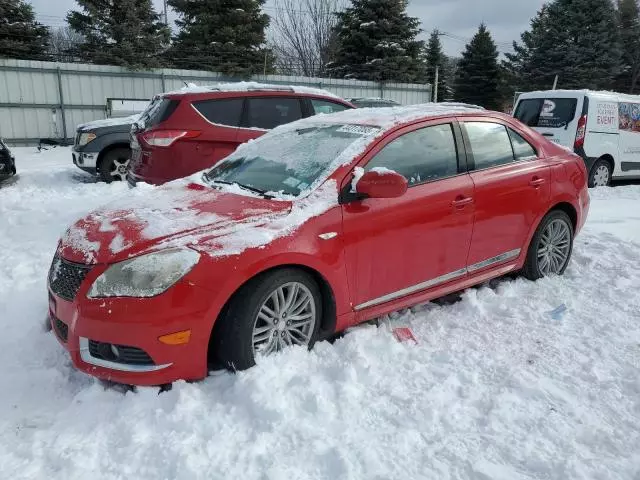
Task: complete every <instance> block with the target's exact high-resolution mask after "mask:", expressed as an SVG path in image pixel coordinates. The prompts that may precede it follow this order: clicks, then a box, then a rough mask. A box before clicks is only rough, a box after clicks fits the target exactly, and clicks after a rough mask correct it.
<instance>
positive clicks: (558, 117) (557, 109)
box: [513, 96, 582, 149]
mask: <svg viewBox="0 0 640 480" xmlns="http://www.w3.org/2000/svg"><path fill="white" fill-rule="evenodd" d="M581 111H582V98H579V97H577V96H576V97H573V98H569V97H558V98H553V97H552V96H549V97H537V98H522V99H520V101H519V102H518V105H516V109H515V112H514V114H513V116H514V117H516V118H517V119H518V120H520V121H521V122H522V123H524V124H525V125H528V126H530V127H532V128H533V129H535V130H536V131H538V132H540V133H541V134H542V135H544V136H545V137H547V138H548V139H549V140H551V141H552V142H554V143H558V144H560V145H563V146H565V147H568V148H571V149H573V144H574V141H575V138H576V130H577V128H578V120H579V118H580V114H579V113H580V112H581Z"/></svg>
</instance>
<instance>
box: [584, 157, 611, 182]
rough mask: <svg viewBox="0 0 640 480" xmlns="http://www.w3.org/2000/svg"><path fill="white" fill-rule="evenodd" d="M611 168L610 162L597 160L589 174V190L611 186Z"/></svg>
mask: <svg viewBox="0 0 640 480" xmlns="http://www.w3.org/2000/svg"><path fill="white" fill-rule="evenodd" d="M612 176H613V167H612V165H611V163H610V162H608V161H607V160H604V159H602V158H601V159H599V160H598V161H596V163H595V164H594V165H593V167H592V168H591V172H589V188H597V187H608V186H609V185H611V177H612Z"/></svg>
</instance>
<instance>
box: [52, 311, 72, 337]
mask: <svg viewBox="0 0 640 480" xmlns="http://www.w3.org/2000/svg"><path fill="white" fill-rule="evenodd" d="M52 320H53V322H51V323H52V324H53V329H54V330H55V332H56V335H58V337H60V340H62V341H63V342H65V343H67V338H69V327H68V326H67V324H66V323H64V322H63V321H62V320H60V319H59V318H56V317H52Z"/></svg>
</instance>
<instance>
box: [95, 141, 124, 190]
mask: <svg viewBox="0 0 640 480" xmlns="http://www.w3.org/2000/svg"><path fill="white" fill-rule="evenodd" d="M130 159H131V150H130V149H129V148H124V147H120V148H114V149H113V150H109V151H108V152H107V153H105V154H104V156H103V157H102V161H101V162H100V166H99V167H98V173H99V174H100V179H101V180H102V181H103V182H106V183H111V182H114V181H124V180H126V178H127V170H128V168H129V161H130Z"/></svg>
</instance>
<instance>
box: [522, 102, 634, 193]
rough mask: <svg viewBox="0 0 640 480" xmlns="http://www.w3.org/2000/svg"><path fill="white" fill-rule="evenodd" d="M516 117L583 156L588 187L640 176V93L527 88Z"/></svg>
mask: <svg viewBox="0 0 640 480" xmlns="http://www.w3.org/2000/svg"><path fill="white" fill-rule="evenodd" d="M513 112H514V113H513V116H514V117H516V118H517V119H518V120H520V121H521V122H523V123H525V124H526V125H529V126H530V127H532V128H533V129H534V130H536V131H538V132H540V133H541V134H542V135H544V136H545V137H547V138H549V140H551V141H553V142H555V143H558V144H560V145H563V146H565V147H567V148H569V149H571V150H573V151H574V152H575V153H577V154H578V155H580V156H581V157H582V158H583V159H584V161H585V163H586V164H587V170H588V171H589V186H590V187H598V186H605V185H609V183H610V182H611V180H612V179H622V178H625V179H632V178H640V96H634V95H623V94H620V93H610V92H592V91H589V90H547V91H541V92H529V93H523V94H521V95H520V96H519V97H518V101H517V102H516V105H515V108H514V111H513Z"/></svg>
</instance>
